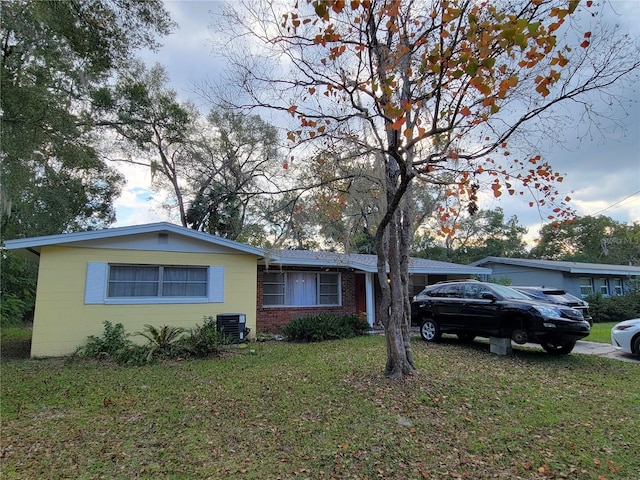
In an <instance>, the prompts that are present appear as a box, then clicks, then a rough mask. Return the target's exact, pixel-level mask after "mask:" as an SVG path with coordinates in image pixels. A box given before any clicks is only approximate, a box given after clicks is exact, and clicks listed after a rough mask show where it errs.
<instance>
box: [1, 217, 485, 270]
mask: <svg viewBox="0 0 640 480" xmlns="http://www.w3.org/2000/svg"><path fill="white" fill-rule="evenodd" d="M161 233H171V234H175V235H178V236H181V237H184V238H187V239H191V240H196V241H199V242H202V243H200V245H203V244H204V245H206V244H210V245H211V246H215V247H223V248H228V249H232V250H235V251H239V252H242V253H250V254H254V255H256V256H258V257H260V258H262V259H263V260H262V261H263V262H264V264H265V265H273V264H275V265H282V266H284V265H286V266H309V267H310V266H317V267H327V266H329V267H344V268H353V269H354V270H360V271H364V272H371V273H374V272H376V271H377V264H378V257H377V256H376V255H365V254H358V253H337V252H314V251H309V250H272V251H267V250H263V249H261V248H257V247H253V246H251V245H247V244H244V243H240V242H235V241H233V240H228V239H226V238H222V237H217V236H215V235H210V234H208V233H204V232H199V231H197V230H193V229H190V228H186V227H182V226H179V225H174V224H172V223H167V222H159V223H149V224H145V225H134V226H128V227H115V228H107V229H103V230H91V231H88V232H73V233H62V234H58V235H46V236H42V237H31V238H19V239H15V240H6V241H5V242H4V248H6V249H7V250H23V251H26V252H30V253H33V254H36V255H38V254H39V253H40V250H41V248H42V247H45V246H53V245H56V246H78V247H81V246H89V247H91V246H100V245H102V244H104V242H105V241H107V240H108V241H110V242H115V241H117V240H121V239H123V238H129V237H134V236H139V237H140V242H139V243H137V244H135V246H134V244H132V243H131V242H129V243H119V244H116V247H117V248H137V249H146V248H154V249H162V248H163V247H162V246H161V245H151V243H150V242H149V237H148V235H149V234H161ZM136 238H137V237H136ZM112 248H113V246H112ZM409 272H410V273H415V274H432V275H437V274H443V275H456V274H457V275H483V274H489V273H491V272H490V270H488V269H486V268H482V267H478V266H470V265H458V264H455V263H447V262H439V261H435V260H427V259H424V258H411V260H410V263H409Z"/></svg>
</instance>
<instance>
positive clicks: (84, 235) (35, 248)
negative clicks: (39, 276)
mask: <svg viewBox="0 0 640 480" xmlns="http://www.w3.org/2000/svg"><path fill="white" fill-rule="evenodd" d="M155 233H158V234H160V233H173V234H177V235H180V236H182V237H186V238H190V239H193V240H198V241H201V242H205V243H210V244H212V245H216V246H219V247H226V248H229V249H232V250H237V251H240V252H243V253H251V254H254V255H257V256H260V257H262V256H263V255H264V250H262V249H261V248H257V247H253V246H251V245H246V244H244V243H240V242H234V241H233V240H228V239H226V238H222V237H217V236H215V235H210V234H208V233H204V232H199V231H197V230H193V229H191V228H186V227H182V226H180V225H174V224H172V223H168V222H159V223H148V224H145V225H133V226H129V227H115V228H106V229H103V230H91V231H88V232H73V233H61V234H58V235H46V236H42V237H30V238H18V239H15V240H6V241H5V242H4V247H5V248H6V249H7V250H18V249H24V250H28V251H30V252H36V253H39V252H40V249H41V247H44V246H50V245H59V246H74V245H79V244H80V243H85V244H86V243H87V242H92V241H96V240H106V239H115V238H121V237H127V236H133V235H143V234H155Z"/></svg>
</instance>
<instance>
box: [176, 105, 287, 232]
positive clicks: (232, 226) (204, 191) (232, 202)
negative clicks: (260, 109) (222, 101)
mask: <svg viewBox="0 0 640 480" xmlns="http://www.w3.org/2000/svg"><path fill="white" fill-rule="evenodd" d="M207 121H208V124H207V128H206V129H205V130H203V133H202V134H201V136H200V139H199V140H198V142H197V144H196V145H194V146H193V147H192V149H191V156H192V159H194V160H196V161H194V162H193V169H192V171H191V174H190V177H189V184H190V185H191V188H192V190H193V191H194V192H195V195H194V197H193V199H192V200H191V203H190V205H189V209H188V211H187V223H188V225H189V226H190V227H191V228H194V229H196V230H203V231H206V232H209V233H212V234H215V235H220V236H223V237H226V238H230V239H232V240H237V239H238V238H240V236H241V235H242V233H243V230H245V229H246V228H248V226H249V225H248V224H249V223H251V222H253V221H256V217H260V216H261V213H260V212H259V211H258V210H257V209H256V208H255V203H256V199H257V198H258V197H259V196H262V195H271V194H272V193H273V192H276V191H277V190H278V189H277V188H276V186H277V183H278V181H277V179H278V176H279V172H281V168H280V166H281V165H282V159H281V154H280V152H279V149H278V146H279V135H278V131H277V129H276V128H275V127H274V126H272V125H270V124H268V123H267V122H265V121H264V120H262V119H261V118H260V117H259V116H257V115H244V114H240V113H236V112H232V111H225V110H221V109H214V110H212V111H211V113H210V114H209V116H208V117H207Z"/></svg>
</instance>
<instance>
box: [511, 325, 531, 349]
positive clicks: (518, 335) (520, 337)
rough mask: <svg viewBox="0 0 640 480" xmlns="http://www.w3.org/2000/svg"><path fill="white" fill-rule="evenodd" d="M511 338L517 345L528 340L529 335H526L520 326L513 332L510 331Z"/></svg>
mask: <svg viewBox="0 0 640 480" xmlns="http://www.w3.org/2000/svg"><path fill="white" fill-rule="evenodd" d="M511 340H513V341H514V342H516V343H517V344H518V345H524V344H525V343H527V342H528V341H529V335H527V332H526V330H523V329H522V328H516V329H515V330H514V331H513V332H511Z"/></svg>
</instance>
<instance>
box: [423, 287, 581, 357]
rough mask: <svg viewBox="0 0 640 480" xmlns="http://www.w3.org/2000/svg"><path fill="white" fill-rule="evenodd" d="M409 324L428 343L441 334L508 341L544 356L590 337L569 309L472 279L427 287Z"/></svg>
mask: <svg viewBox="0 0 640 480" xmlns="http://www.w3.org/2000/svg"><path fill="white" fill-rule="evenodd" d="M411 322H412V325H417V326H419V327H420V335H421V336H422V338H423V339H424V340H426V341H428V342H435V341H438V340H439V339H440V336H441V335H442V334H443V333H454V334H457V335H458V337H459V338H460V339H461V340H466V341H471V340H473V339H474V338H475V337H500V338H511V339H512V340H513V341H514V342H515V343H518V344H520V345H522V344H524V343H527V342H533V343H539V344H540V345H541V346H542V348H544V349H545V350H546V351H547V352H549V353H555V354H563V355H564V354H567V353H570V352H571V351H572V350H573V347H574V346H575V344H576V341H577V340H579V339H581V338H583V337H586V336H587V335H589V331H590V326H589V323H588V322H587V321H586V320H585V319H584V317H583V316H582V314H581V313H580V312H579V311H578V310H576V309H574V308H570V307H566V306H563V305H553V304H550V303H546V302H540V301H537V300H533V299H532V298H530V297H527V296H526V295H525V294H523V293H520V292H518V291H516V290H514V289H512V288H509V287H505V286H503V285H497V284H493V283H483V282H478V281H474V280H467V281H451V282H441V283H437V284H435V285H429V286H428V287H426V288H425V289H424V290H422V292H420V293H419V294H418V295H416V296H415V297H414V298H413V302H412V304H411Z"/></svg>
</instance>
